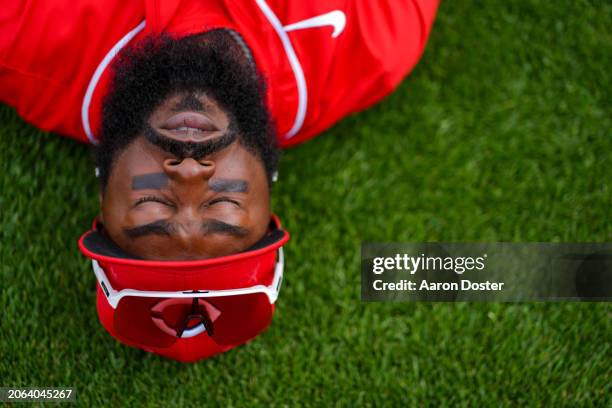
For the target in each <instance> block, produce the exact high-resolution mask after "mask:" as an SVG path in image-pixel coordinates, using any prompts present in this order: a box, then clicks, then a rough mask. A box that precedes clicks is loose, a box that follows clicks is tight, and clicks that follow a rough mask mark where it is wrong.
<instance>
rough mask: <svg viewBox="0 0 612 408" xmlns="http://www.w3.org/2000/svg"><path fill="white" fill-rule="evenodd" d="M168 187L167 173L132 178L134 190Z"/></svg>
mask: <svg viewBox="0 0 612 408" xmlns="http://www.w3.org/2000/svg"><path fill="white" fill-rule="evenodd" d="M166 185H168V176H167V175H166V174H165V173H148V174H141V175H139V176H134V177H132V190H147V189H153V190H156V189H160V188H162V187H166Z"/></svg>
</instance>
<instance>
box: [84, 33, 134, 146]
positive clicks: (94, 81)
mask: <svg viewBox="0 0 612 408" xmlns="http://www.w3.org/2000/svg"><path fill="white" fill-rule="evenodd" d="M144 27H145V21H142V22H141V23H140V24H138V25H137V26H136V27H135V28H133V29H132V31H130V32H128V33H127V34H126V35H124V36H123V38H121V39H120V40H119V41H118V42H117V44H115V45H114V46H113V48H111V49H110V51H109V52H108V53H107V54H106V55H105V56H104V58H103V59H102V61H101V62H100V65H98V67H97V68H96V70H95V71H94V74H93V76H92V77H91V79H90V80H89V85H87V91H86V92H85V97H84V98H83V104H82V105H81V122H82V124H83V130H84V131H85V134H86V135H87V138H88V139H89V141H90V142H91V143H93V144H98V140H97V139H96V138H95V136H94V134H93V132H92V131H91V125H90V123H89V106H90V105H91V98H92V97H93V93H94V91H95V89H96V85H98V81H99V80H100V77H101V76H102V74H103V73H104V70H105V69H106V67H107V66H108V64H110V62H111V61H112V60H113V58H115V56H116V55H117V53H118V52H119V51H120V50H121V49H122V48H123V47H125V46H126V45H127V43H128V42H130V40H131V39H132V38H134V37H135V36H136V34H138V33H139V32H141V31H142V30H143V29H144Z"/></svg>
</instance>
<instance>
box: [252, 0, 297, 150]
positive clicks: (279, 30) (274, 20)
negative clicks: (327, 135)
mask: <svg viewBox="0 0 612 408" xmlns="http://www.w3.org/2000/svg"><path fill="white" fill-rule="evenodd" d="M255 2H256V3H257V5H258V6H259V8H260V9H261V11H262V13H263V14H264V15H265V16H266V18H267V19H268V21H269V22H270V24H271V25H272V27H273V28H274V31H276V34H277V35H278V37H279V38H280V40H281V43H282V44H283V48H284V49H285V53H286V54H287V59H288V60H289V65H290V66H291V70H292V71H293V75H294V76H295V82H296V84H297V90H298V108H297V112H296V114H295V120H294V122H293V126H292V127H291V129H290V130H289V131H288V132H287V133H286V134H285V135H284V136H285V138H286V139H290V138H292V137H293V136H295V135H296V134H297V132H299V131H300V129H301V128H302V125H303V124H304V119H305V118H306V106H307V105H308V89H307V88H306V78H305V77H304V71H303V70H302V66H301V65H300V61H299V60H298V57H297V55H296V53H295V50H294V49H293V45H291V41H289V36H288V35H287V33H286V32H285V30H284V29H283V25H282V24H281V22H280V21H279V19H278V17H277V16H276V14H274V12H273V11H272V9H271V8H270V6H268V4H267V3H266V2H265V0H255Z"/></svg>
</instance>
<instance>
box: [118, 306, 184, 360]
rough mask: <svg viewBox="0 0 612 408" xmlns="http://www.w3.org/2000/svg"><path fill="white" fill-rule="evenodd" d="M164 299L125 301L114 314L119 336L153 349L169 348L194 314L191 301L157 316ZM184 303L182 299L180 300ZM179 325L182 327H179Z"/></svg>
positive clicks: (170, 308) (168, 308) (172, 307)
mask: <svg viewBox="0 0 612 408" xmlns="http://www.w3.org/2000/svg"><path fill="white" fill-rule="evenodd" d="M164 300H168V299H161V298H144V297H125V298H123V299H121V301H120V302H119V305H118V307H117V310H115V318H114V325H115V330H116V331H117V333H118V334H119V335H120V336H122V337H125V338H126V339H127V340H130V341H132V342H135V343H137V344H141V345H148V346H151V347H161V348H165V347H170V346H171V345H173V344H174V343H175V342H176V340H177V338H178V337H177V335H176V331H177V327H178V326H180V324H181V323H182V319H183V318H184V316H186V315H187V314H188V313H189V312H190V310H191V302H190V301H191V299H187V301H188V302H186V304H185V305H182V306H181V305H172V306H171V307H170V306H169V307H167V308H166V309H167V310H164V311H163V312H164V313H158V309H159V307H157V308H156V306H158V305H160V304H161V303H162V302H163V301H164ZM181 300H182V299H181ZM179 321H180V322H181V323H179Z"/></svg>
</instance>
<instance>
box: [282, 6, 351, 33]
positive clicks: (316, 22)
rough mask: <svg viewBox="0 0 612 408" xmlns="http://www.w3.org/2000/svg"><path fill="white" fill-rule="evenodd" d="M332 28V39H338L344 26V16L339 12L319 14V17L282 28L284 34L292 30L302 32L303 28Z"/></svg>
mask: <svg viewBox="0 0 612 408" xmlns="http://www.w3.org/2000/svg"><path fill="white" fill-rule="evenodd" d="M325 26H332V27H333V28H334V32H333V33H332V35H331V36H332V38H336V37H338V36H339V35H340V34H342V32H343V31H344V27H345V26H346V16H345V15H344V13H343V12H342V11H340V10H334V11H330V12H329V13H325V14H321V15H320V16H316V17H312V18H309V19H306V20H302V21H298V22H297V23H293V24H289V25H286V26H284V27H283V30H285V31H286V32H288V31H294V30H302V29H304V28H316V27H325Z"/></svg>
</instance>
